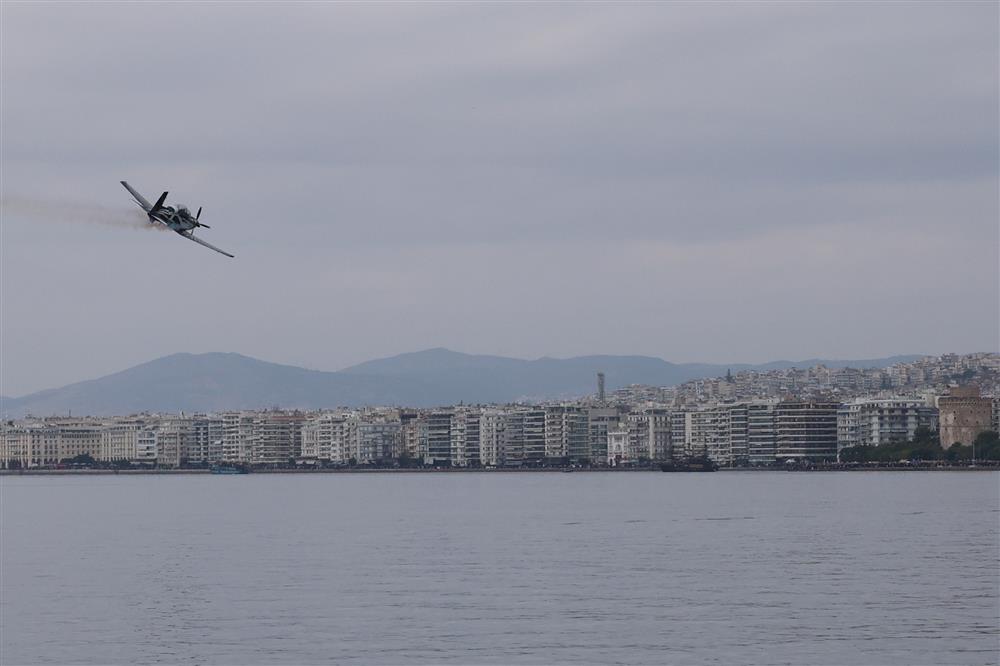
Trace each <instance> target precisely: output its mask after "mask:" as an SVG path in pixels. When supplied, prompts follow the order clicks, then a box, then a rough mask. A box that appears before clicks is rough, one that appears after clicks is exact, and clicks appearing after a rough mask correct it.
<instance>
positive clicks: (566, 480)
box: [0, 471, 1000, 665]
mask: <svg viewBox="0 0 1000 666" xmlns="http://www.w3.org/2000/svg"><path fill="white" fill-rule="evenodd" d="M0 517H2V524H0V538H2V540H0V558H2V560H0V593H2V594H0V613H2V615H0V635H2V638H0V663H2V664H5V665H7V664H42V663H47V664H135V663H168V664H169V663H177V664H189V663H190V664H321V663H358V664H428V663H435V664H445V663H449V664H558V663H573V664H589V663H592V664H614V663H620V664H664V663H682V664H736V663H743V664H866V665H867V664H996V663H998V661H1000V647H998V643H1000V633H998V617H1000V589H998V585H1000V573H998V558H1000V474H997V473H990V472H975V471H970V472H858V473H837V472H833V473H791V472H720V473H716V474H662V473H654V472H649V473H593V474H591V473H577V474H560V473H552V474H549V473H523V474H516V473H494V474H460V473H451V474H323V475H302V474H298V475H296V474H274V475H252V474H251V475H247V476H127V477H126V476H90V477H76V476H74V477H56V476H32V477H29V476H24V477H9V476H8V477H3V478H0Z"/></svg>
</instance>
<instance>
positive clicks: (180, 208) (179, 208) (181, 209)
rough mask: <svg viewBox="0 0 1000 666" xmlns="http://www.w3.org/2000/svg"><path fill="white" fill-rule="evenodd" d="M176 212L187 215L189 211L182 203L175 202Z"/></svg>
mask: <svg viewBox="0 0 1000 666" xmlns="http://www.w3.org/2000/svg"><path fill="white" fill-rule="evenodd" d="M177 212H178V213H180V214H181V215H187V214H188V213H189V212H190V211H188V207H187V206H185V205H184V204H177Z"/></svg>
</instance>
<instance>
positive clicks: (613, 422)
mask: <svg viewBox="0 0 1000 666" xmlns="http://www.w3.org/2000/svg"><path fill="white" fill-rule="evenodd" d="M622 413H623V412H622V410H621V409H620V408H618V407H591V408H590V409H588V410H587V430H588V436H587V439H588V447H587V448H588V451H587V458H589V459H590V460H591V461H592V462H594V463H598V464H606V462H607V461H608V459H609V456H608V431H609V430H614V429H615V428H617V427H618V424H619V422H620V421H621V418H622Z"/></svg>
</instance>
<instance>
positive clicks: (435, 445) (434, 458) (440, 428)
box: [424, 409, 455, 465]
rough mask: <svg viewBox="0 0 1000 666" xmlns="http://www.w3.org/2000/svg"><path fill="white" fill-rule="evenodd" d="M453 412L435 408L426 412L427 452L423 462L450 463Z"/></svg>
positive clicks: (434, 463) (430, 463) (429, 463)
mask: <svg viewBox="0 0 1000 666" xmlns="http://www.w3.org/2000/svg"><path fill="white" fill-rule="evenodd" d="M454 416H455V412H454V411H452V410H450V409H440V410H435V411H432V412H430V413H429V414H427V454H426V455H425V457H424V464H427V465H451V445H452V436H451V426H452V419H453V418H454Z"/></svg>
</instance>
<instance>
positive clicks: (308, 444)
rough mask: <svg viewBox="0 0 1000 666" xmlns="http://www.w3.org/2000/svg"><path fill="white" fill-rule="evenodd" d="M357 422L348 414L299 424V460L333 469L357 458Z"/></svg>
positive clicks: (326, 414)
mask: <svg viewBox="0 0 1000 666" xmlns="http://www.w3.org/2000/svg"><path fill="white" fill-rule="evenodd" d="M357 429H358V418H357V416H356V415H354V414H349V413H332V412H324V413H321V414H318V415H315V416H313V417H312V418H309V419H307V420H305V421H304V422H303V423H302V428H301V432H302V435H301V437H302V444H301V456H302V458H304V459H307V460H318V461H321V462H325V463H330V464H334V465H346V464H347V463H348V462H349V461H350V459H351V458H354V457H355V456H356V452H355V446H354V442H356V441H357Z"/></svg>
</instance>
